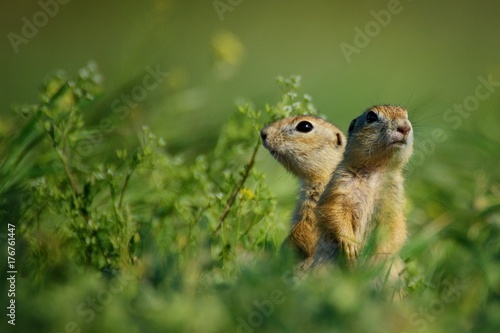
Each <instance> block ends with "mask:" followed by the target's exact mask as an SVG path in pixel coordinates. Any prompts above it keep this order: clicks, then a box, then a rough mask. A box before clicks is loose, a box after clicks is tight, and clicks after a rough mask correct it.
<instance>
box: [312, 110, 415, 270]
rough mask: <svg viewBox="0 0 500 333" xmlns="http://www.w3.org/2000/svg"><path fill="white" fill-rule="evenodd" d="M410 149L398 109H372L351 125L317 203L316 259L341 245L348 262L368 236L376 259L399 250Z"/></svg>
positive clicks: (403, 230) (403, 115)
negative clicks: (339, 158) (405, 169)
mask: <svg viewBox="0 0 500 333" xmlns="http://www.w3.org/2000/svg"><path fill="white" fill-rule="evenodd" d="M412 151H413V131H412V125H411V123H410V121H409V120H408V113H407V111H406V110H405V109H403V108H401V107H399V106H389V105H380V106H374V107H371V108H369V109H368V110H366V111H365V112H364V113H363V114H362V115H361V116H359V117H357V118H356V119H354V120H353V121H352V122H351V124H350V126H349V134H348V141H347V146H346V149H345V152H344V158H343V160H342V162H341V163H340V164H339V165H338V167H337V168H336V170H335V172H334V173H333V176H332V179H331V180H330V182H329V183H328V185H327V188H326V189H325V191H324V193H323V195H322V196H321V198H320V200H319V202H318V206H317V211H316V217H317V220H318V227H319V229H320V232H321V235H322V239H321V240H320V242H319V244H318V248H317V255H316V259H317V260H316V261H322V260H325V259H328V258H325V257H330V258H331V256H332V255H334V253H336V248H337V247H339V248H340V252H341V253H342V254H343V255H344V256H345V257H346V258H347V259H348V260H349V261H350V262H351V263H352V260H353V259H355V258H356V257H357V256H358V255H359V253H360V251H361V250H362V248H363V246H364V245H365V244H366V243H367V241H368V240H369V239H370V237H371V236H372V234H373V236H374V237H375V239H374V240H375V249H374V250H375V254H376V255H377V256H383V255H388V254H395V253H397V252H398V251H399V250H400V248H401V247H402V245H403V244H404V242H405V240H406V220H405V217H404V214H403V206H404V201H405V200H404V188H403V176H402V169H403V166H404V165H405V164H406V163H407V162H408V160H409V158H410V156H411V154H412ZM325 244H326V246H325ZM391 275H392V273H391Z"/></svg>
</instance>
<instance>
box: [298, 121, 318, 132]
mask: <svg viewBox="0 0 500 333" xmlns="http://www.w3.org/2000/svg"><path fill="white" fill-rule="evenodd" d="M313 128H314V127H313V125H312V124H311V123H310V122H308V121H301V122H300V123H298V124H297V126H296V127H295V129H296V130H297V131H299V132H302V133H309V132H311V131H312V130H313Z"/></svg>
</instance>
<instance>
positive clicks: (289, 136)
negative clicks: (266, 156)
mask: <svg viewBox="0 0 500 333" xmlns="http://www.w3.org/2000/svg"><path fill="white" fill-rule="evenodd" d="M261 138H262V144H263V146H264V147H265V148H266V149H267V150H268V151H269V152H270V153H271V155H272V156H273V157H274V158H275V159H276V160H277V161H278V162H280V163H281V164H282V165H283V166H284V167H285V168H286V169H287V170H288V171H289V172H291V173H293V174H294V175H295V176H297V177H298V178H300V179H301V180H303V181H306V182H308V183H311V182H315V181H323V182H327V181H328V180H329V177H330V176H331V173H332V172H333V170H334V169H335V167H336V166H337V164H338V163H339V162H340V160H341V159H342V154H343V152H344V148H345V145H346V138H345V136H344V134H343V133H342V131H340V130H339V129H338V128H337V127H335V126H334V125H332V124H330V123H329V122H327V121H325V120H323V119H321V118H317V117H313V116H295V117H289V118H285V119H282V120H280V121H277V122H274V123H272V124H270V125H268V126H266V127H264V128H263V129H262V131H261ZM319 178H321V179H319ZM323 178H324V179H323Z"/></svg>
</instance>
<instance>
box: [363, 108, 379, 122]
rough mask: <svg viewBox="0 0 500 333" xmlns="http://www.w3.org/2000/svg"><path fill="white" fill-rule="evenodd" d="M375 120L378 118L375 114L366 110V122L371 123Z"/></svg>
mask: <svg viewBox="0 0 500 333" xmlns="http://www.w3.org/2000/svg"><path fill="white" fill-rule="evenodd" d="M377 120H378V116H377V114H376V113H375V112H373V111H368V113H367V114H366V122H367V123H373V122H376V121H377Z"/></svg>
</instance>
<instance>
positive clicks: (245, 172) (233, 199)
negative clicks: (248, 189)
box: [214, 140, 260, 234]
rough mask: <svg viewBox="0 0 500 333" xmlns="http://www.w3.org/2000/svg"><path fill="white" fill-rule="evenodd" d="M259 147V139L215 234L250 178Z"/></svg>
mask: <svg viewBox="0 0 500 333" xmlns="http://www.w3.org/2000/svg"><path fill="white" fill-rule="evenodd" d="M259 147H260V140H257V144H256V145H255V148H254V149H253V153H252V156H251V157H250V160H249V161H248V163H247V164H246V165H245V170H244V171H243V176H242V177H241V179H240V181H239V182H238V183H237V184H236V185H235V186H234V188H233V192H232V193H231V196H230V197H229V200H227V203H226V208H225V209H224V212H223V213H222V215H221V217H220V218H219V223H217V227H216V228H215V231H214V233H215V234H217V232H219V230H220V228H221V227H222V224H223V223H224V220H225V219H226V217H227V216H228V214H229V211H230V210H231V208H232V207H233V204H234V201H235V200H236V196H237V195H238V193H239V192H240V190H241V188H242V187H243V185H245V182H246V180H247V178H248V175H249V174H250V170H252V167H253V165H254V164H255V156H257V152H258V151H259Z"/></svg>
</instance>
